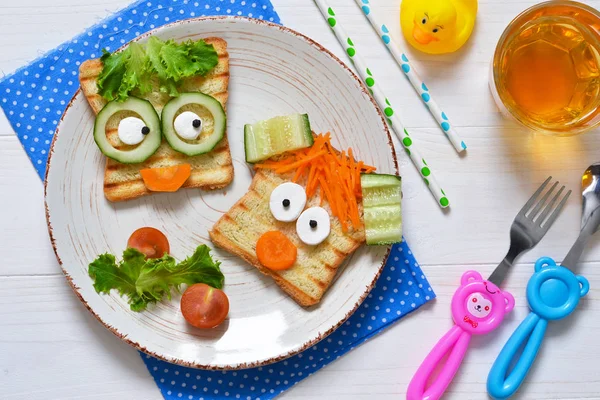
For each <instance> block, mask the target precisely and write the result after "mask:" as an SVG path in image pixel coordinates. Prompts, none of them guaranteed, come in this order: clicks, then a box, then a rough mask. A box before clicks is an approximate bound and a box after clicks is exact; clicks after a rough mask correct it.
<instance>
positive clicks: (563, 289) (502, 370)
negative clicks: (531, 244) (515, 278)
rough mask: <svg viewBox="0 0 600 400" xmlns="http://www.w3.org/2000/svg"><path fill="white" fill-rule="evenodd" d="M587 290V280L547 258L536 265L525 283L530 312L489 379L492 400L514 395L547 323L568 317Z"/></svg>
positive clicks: (505, 346) (503, 352) (513, 335)
mask: <svg viewBox="0 0 600 400" xmlns="http://www.w3.org/2000/svg"><path fill="white" fill-rule="evenodd" d="M589 289H590V285H589V283H588V281H587V279H585V278H584V277H583V276H579V275H575V274H574V273H573V272H571V271H570V270H569V269H568V268H565V267H563V266H557V265H556V263H555V262H554V260H552V259H551V258H550V257H542V258H540V259H539V260H537V261H536V263H535V273H534V274H533V276H532V277H531V278H530V279H529V282H528V283H527V301H528V302H529V308H531V312H530V313H529V315H528V316H527V318H525V320H523V322H521V324H520V325H519V327H518V328H517V329H516V330H515V332H514V333H513V334H512V336H511V337H510V339H508V341H507V342H506V344H505V345H504V348H503V349H502V351H501V352H500V355H498V358H497V359H496V361H495V362H494V365H493V366H492V369H491V371H490V374H489V375H488V381H487V390H488V393H489V394H490V395H491V396H492V397H493V398H495V399H506V398H508V397H510V396H512V395H513V394H514V393H515V392H516V391H517V389H518V388H519V386H521V383H522V382H523V381H524V380H525V376H526V375H527V373H528V372H529V369H530V368H531V366H532V365H533V362H534V361H535V357H536V355H537V353H538V350H539V349H540V346H541V344H542V341H543V340H544V334H545V333H546V327H547V326H548V322H549V321H554V320H559V319H563V318H565V317H566V316H567V315H569V314H571V313H572V312H573V311H574V310H575V308H576V307H577V304H579V299H580V298H581V297H583V296H585V295H586V294H587V293H588V291H589ZM524 343H526V344H525V348H524V349H523V352H522V354H521V357H520V358H519V360H518V361H517V363H516V365H515V367H514V368H513V370H512V371H511V373H510V374H508V376H507V372H508V368H509V366H510V364H511V361H512V360H513V358H514V357H515V355H516V353H517V351H518V350H519V348H520V347H521V346H522V345H523V344H524Z"/></svg>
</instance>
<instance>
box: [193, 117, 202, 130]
mask: <svg viewBox="0 0 600 400" xmlns="http://www.w3.org/2000/svg"><path fill="white" fill-rule="evenodd" d="M200 124H202V121H200V120H199V119H195V120H193V121H192V126H193V127H194V128H200Z"/></svg>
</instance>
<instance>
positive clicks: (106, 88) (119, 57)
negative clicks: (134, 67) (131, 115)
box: [97, 49, 128, 101]
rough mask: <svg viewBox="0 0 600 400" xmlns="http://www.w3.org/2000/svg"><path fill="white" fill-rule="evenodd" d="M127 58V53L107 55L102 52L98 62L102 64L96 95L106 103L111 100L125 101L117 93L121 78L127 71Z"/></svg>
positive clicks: (104, 51)
mask: <svg viewBox="0 0 600 400" xmlns="http://www.w3.org/2000/svg"><path fill="white" fill-rule="evenodd" d="M127 56H128V52H125V51H122V52H120V53H112V54H111V53H109V52H107V51H106V50H104V49H103V50H102V57H101V58H100V60H101V61H102V63H103V64H104V67H103V68H102V72H100V75H99V76H98V82H97V85H98V93H100V95H101V96H102V97H104V98H105V99H106V100H108V101H112V100H125V99H121V97H122V95H121V94H120V93H119V92H120V88H121V84H122V82H123V77H124V76H125V72H126V71H127V67H126V66H125V60H126V58H127Z"/></svg>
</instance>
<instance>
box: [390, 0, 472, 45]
mask: <svg viewBox="0 0 600 400" xmlns="http://www.w3.org/2000/svg"><path fill="white" fill-rule="evenodd" d="M476 15H477V0H402V4H401V6H400V25H401V26H402V34H403V35H404V37H405V38H406V40H407V41H408V43H410V44H411V45H412V46H413V47H414V48H416V49H417V50H420V51H422V52H424V53H429V54H443V53H452V52H454V51H456V50H458V49H460V48H461V47H462V46H463V45H464V44H465V43H466V42H467V39H469V37H470V36H471V32H473V27H474V26H475V17H476Z"/></svg>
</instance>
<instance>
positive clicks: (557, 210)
mask: <svg viewBox="0 0 600 400" xmlns="http://www.w3.org/2000/svg"><path fill="white" fill-rule="evenodd" d="M570 195H571V191H570V190H569V191H568V192H567V194H566V195H565V197H563V199H562V200H561V202H560V203H559V204H558V206H557V207H556V208H555V209H554V212H553V213H552V214H551V215H550V217H548V220H547V221H546V222H545V223H544V225H542V228H543V229H544V231H547V230H548V229H549V228H550V227H551V226H552V224H553V223H554V221H555V220H556V218H558V215H559V214H560V210H562V208H563V206H564V205H565V203H566V202H567V200H568V199H569V196H570Z"/></svg>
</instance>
